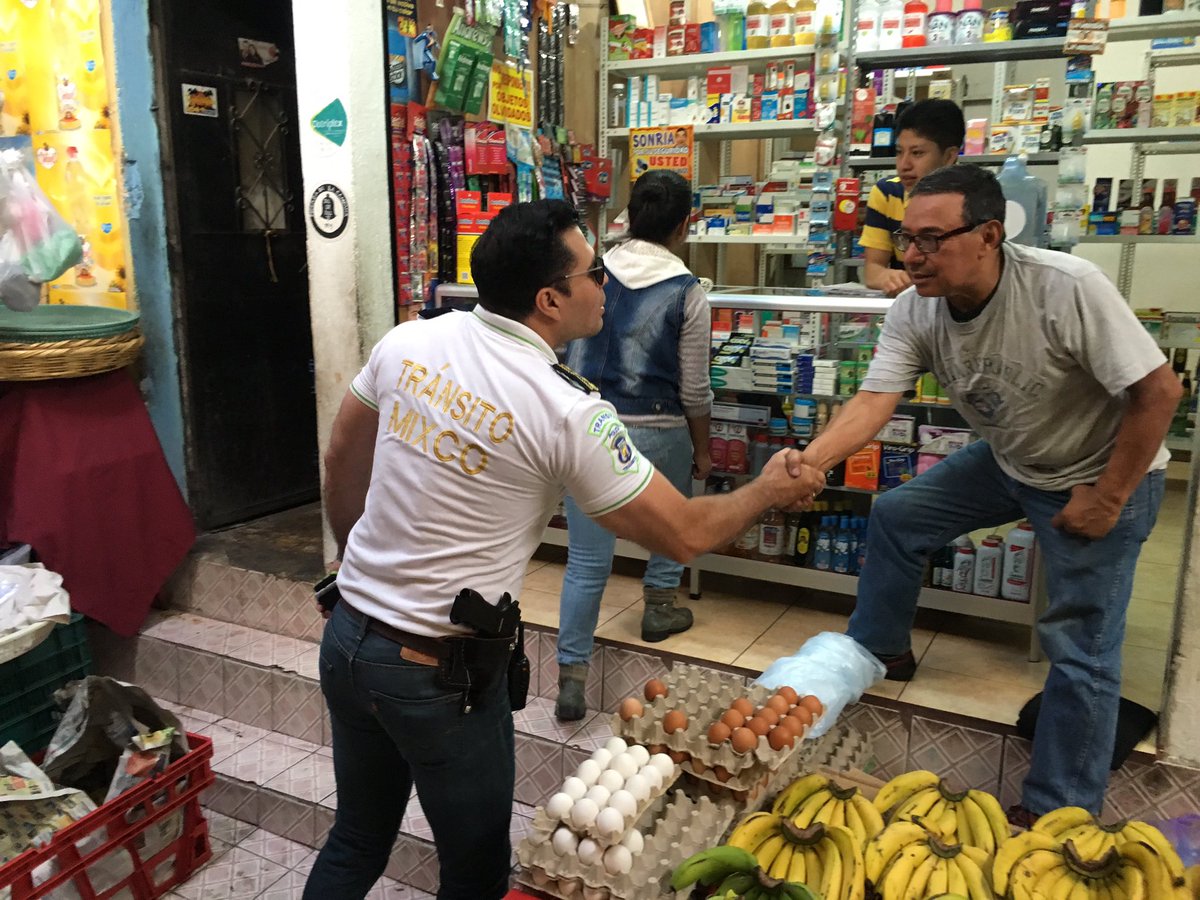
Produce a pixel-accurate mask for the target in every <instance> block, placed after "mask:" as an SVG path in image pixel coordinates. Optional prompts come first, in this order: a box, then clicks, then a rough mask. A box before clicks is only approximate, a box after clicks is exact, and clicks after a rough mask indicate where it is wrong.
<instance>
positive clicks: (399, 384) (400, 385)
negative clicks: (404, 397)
mask: <svg viewBox="0 0 1200 900" xmlns="http://www.w3.org/2000/svg"><path fill="white" fill-rule="evenodd" d="M403 363H404V368H402V369H401V370H400V377H399V378H397V379H396V390H398V391H401V390H404V388H403V384H404V376H405V375H406V374H408V368H409V366H411V365H412V364H413V361H412V360H411V359H406V360H403Z"/></svg>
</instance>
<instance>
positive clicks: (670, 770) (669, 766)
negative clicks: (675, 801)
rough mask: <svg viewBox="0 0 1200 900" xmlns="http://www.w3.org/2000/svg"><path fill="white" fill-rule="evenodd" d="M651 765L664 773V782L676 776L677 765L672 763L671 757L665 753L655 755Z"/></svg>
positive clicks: (651, 758)
mask: <svg viewBox="0 0 1200 900" xmlns="http://www.w3.org/2000/svg"><path fill="white" fill-rule="evenodd" d="M650 765H652V766H654V768H656V769H658V771H659V772H661V773H662V777H663V780H664V781H666V780H667V779H668V778H670V777H671V776H672V775H674V774H675V763H673V762H671V757H669V756H667V754H665V753H655V754H654V755H653V756H652V757H650Z"/></svg>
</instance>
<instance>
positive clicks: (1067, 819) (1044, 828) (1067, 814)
mask: <svg viewBox="0 0 1200 900" xmlns="http://www.w3.org/2000/svg"><path fill="white" fill-rule="evenodd" d="M1033 830H1034V831H1041V832H1044V833H1046V834H1048V835H1050V836H1051V837H1053V838H1055V839H1056V840H1057V841H1058V842H1059V843H1060V844H1065V843H1066V842H1067V841H1070V842H1071V844H1072V845H1073V846H1074V848H1075V852H1076V853H1078V855H1079V856H1080V857H1082V858H1083V859H1085V860H1096V859H1100V858H1102V857H1103V856H1104V855H1105V854H1106V853H1108V851H1109V850H1111V849H1113V848H1114V847H1120V845H1122V844H1126V843H1130V842H1138V841H1141V842H1143V843H1146V844H1149V845H1150V847H1151V848H1153V849H1154V851H1155V852H1156V853H1158V855H1159V856H1161V857H1162V858H1163V860H1164V861H1165V862H1166V863H1167V867H1168V868H1169V869H1170V871H1171V879H1172V881H1174V882H1176V883H1180V884H1182V883H1183V880H1184V869H1183V862H1182V861H1181V860H1180V859H1179V854H1178V853H1176V852H1175V848H1174V847H1172V846H1171V843H1170V841H1168V840H1167V839H1166V837H1165V836H1164V835H1163V833H1162V832H1161V831H1159V830H1158V829H1157V828H1155V827H1154V826H1153V825H1150V824H1149V823H1147V822H1138V821H1136V820H1134V819H1130V820H1128V821H1124V822H1117V823H1116V824H1115V825H1101V824H1100V823H1099V822H1098V821H1096V818H1095V817H1094V816H1093V815H1092V814H1091V813H1090V812H1088V811H1087V810H1086V809H1082V808H1080V807H1078V806H1064V807H1062V808H1061V809H1056V810H1054V811H1053V812H1048V813H1046V815H1044V816H1042V817H1041V818H1040V819H1038V820H1037V821H1036V822H1034V823H1033Z"/></svg>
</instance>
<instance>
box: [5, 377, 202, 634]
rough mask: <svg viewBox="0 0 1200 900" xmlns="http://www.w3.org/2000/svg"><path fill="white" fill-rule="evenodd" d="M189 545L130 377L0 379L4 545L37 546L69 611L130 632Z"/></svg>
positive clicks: (178, 500) (183, 510)
mask: <svg viewBox="0 0 1200 900" xmlns="http://www.w3.org/2000/svg"><path fill="white" fill-rule="evenodd" d="M195 539H196V529H195V525H194V524H193V522H192V514H191V511H190V510H189V509H188V506H187V504H186V503H185V502H184V499H183V496H182V495H181V494H180V492H179V487H178V485H176V483H175V479H174V478H173V477H172V475H171V470H170V469H169V468H168V467H167V461H166V459H165V458H164V456H163V452H162V448H161V446H160V445H159V443H158V436H157V435H156V434H155V433H154V428H153V426H152V425H151V424H150V416H149V414H148V413H147V412H146V407H145V405H144V404H143V402H142V398H141V395H140V394H139V393H138V389H137V386H136V385H135V384H134V382H133V379H131V378H130V376H129V374H128V373H126V372H124V371H119V372H108V373H106V374H104V375H95V376H92V377H90V378H71V379H61V380H54V381H35V382H5V383H0V542H7V543H26V544H29V545H30V546H32V547H33V549H34V552H36V553H37V555H38V558H39V559H40V560H41V561H42V562H43V563H45V565H46V568H48V569H52V570H54V571H55V572H58V573H59V574H60V575H62V577H63V586H64V587H65V588H66V589H67V590H68V591H69V592H70V594H71V607H72V608H73V609H75V610H76V611H78V612H81V613H84V614H85V615H88V616H91V617H92V618H94V619H97V620H99V621H100V622H103V623H104V624H105V625H107V626H108V627H110V628H111V629H113V631H116V632H117V633H118V634H122V635H133V634H136V633H137V630H138V628H139V627H140V626H141V624H142V622H143V621H144V620H145V618H146V614H147V612H149V610H150V604H151V602H152V601H153V600H154V596H155V595H156V594H157V593H158V591H159V590H160V589H161V588H162V586H163V585H164V584H165V583H166V581H167V578H168V577H170V575H171V573H172V572H173V571H174V570H175V569H176V567H177V566H178V565H179V564H180V563H181V562H182V561H183V559H184V557H186V556H187V552H188V550H189V549H190V548H191V546H192V543H193V542H194V541H195Z"/></svg>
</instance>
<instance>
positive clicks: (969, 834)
mask: <svg viewBox="0 0 1200 900" xmlns="http://www.w3.org/2000/svg"><path fill="white" fill-rule="evenodd" d="M972 806H974V804H973V803H971V801H970V800H964V801H963V802H962V803H956V804H955V806H954V817H955V820H956V821H955V823H954V836H955V838H956V839H957V840H958V842H959V843H960V844H962V845H963V846H964V847H974V846H978V841H977V839H976V838H975V829H974V828H972V827H971V817H970V815H969V814H968V813H967V810H968V809H969V808H970V807H972ZM976 808H978V807H976ZM988 833H989V834H990V833H991V830H990V829H989V831H988ZM985 837H986V835H985Z"/></svg>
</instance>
